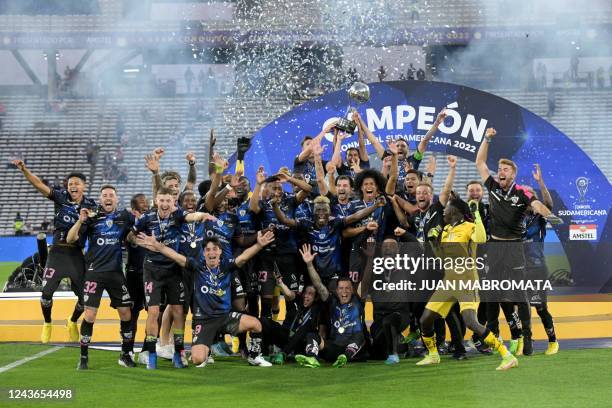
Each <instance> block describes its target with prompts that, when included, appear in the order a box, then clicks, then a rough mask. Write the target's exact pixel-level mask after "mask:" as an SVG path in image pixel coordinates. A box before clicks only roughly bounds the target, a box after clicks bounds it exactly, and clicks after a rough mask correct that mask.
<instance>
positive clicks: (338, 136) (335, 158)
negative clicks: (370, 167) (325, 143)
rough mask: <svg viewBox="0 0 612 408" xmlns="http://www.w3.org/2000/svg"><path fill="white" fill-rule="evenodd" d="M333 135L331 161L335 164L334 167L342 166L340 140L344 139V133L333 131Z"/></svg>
mask: <svg viewBox="0 0 612 408" xmlns="http://www.w3.org/2000/svg"><path fill="white" fill-rule="evenodd" d="M334 133H335V136H334V154H333V155H332V158H331V160H330V161H331V162H332V163H334V164H335V165H336V167H340V166H342V141H343V140H344V139H346V136H347V135H346V133H344V132H339V131H337V130H336V131H335V132H334Z"/></svg>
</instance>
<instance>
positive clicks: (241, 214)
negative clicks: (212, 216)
mask: <svg viewBox="0 0 612 408" xmlns="http://www.w3.org/2000/svg"><path fill="white" fill-rule="evenodd" d="M238 213H239V214H240V216H241V217H244V215H245V214H246V210H240V211H239V212H238Z"/></svg>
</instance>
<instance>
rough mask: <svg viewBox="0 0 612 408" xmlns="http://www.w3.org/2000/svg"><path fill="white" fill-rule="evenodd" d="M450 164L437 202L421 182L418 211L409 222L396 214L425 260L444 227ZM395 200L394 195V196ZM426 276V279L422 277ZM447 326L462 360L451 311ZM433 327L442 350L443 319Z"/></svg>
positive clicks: (429, 274)
mask: <svg viewBox="0 0 612 408" xmlns="http://www.w3.org/2000/svg"><path fill="white" fill-rule="evenodd" d="M447 161H448V165H449V172H448V175H447V177H446V180H445V183H444V186H443V187H442V191H440V195H439V197H438V201H436V202H434V200H433V198H434V191H433V187H432V186H431V184H428V183H421V184H419V185H418V186H417V188H416V200H417V202H416V205H417V207H418V210H417V211H416V212H415V213H414V214H413V215H412V216H411V217H410V218H409V219H408V218H407V217H406V216H405V215H404V214H403V213H402V212H401V211H395V213H396V215H397V217H398V219H399V221H400V224H401V225H403V226H407V229H408V231H410V232H412V231H414V235H415V236H416V238H417V240H418V241H419V242H421V243H423V245H424V255H425V256H426V257H432V256H433V255H434V254H433V251H432V247H431V242H434V241H437V240H438V237H439V235H440V232H441V231H442V228H443V226H444V217H443V212H444V207H445V206H446V203H447V202H448V200H449V199H450V194H451V190H452V186H453V181H454V179H455V172H456V165H457V158H456V157H455V156H450V155H449V156H447ZM396 197H397V196H396ZM417 274H419V276H422V278H423V279H440V278H442V274H443V272H442V271H441V270H436V269H431V270H427V271H425V270H421V271H418V272H417ZM424 274H426V276H425V275H424ZM428 295H429V293H427V292H423V296H422V297H423V302H413V304H412V305H411V307H412V315H413V318H415V319H417V321H418V319H420V317H421V315H422V313H423V310H424V308H425V304H426V300H427V299H428V297H429V296H428ZM446 323H447V324H448V327H449V330H450V333H451V341H452V345H453V348H454V352H453V357H455V358H456V359H458V360H463V359H464V358H465V348H464V346H463V333H462V331H461V322H460V320H459V316H457V314H456V313H455V311H454V310H451V311H450V312H449V313H448V315H447V316H446ZM435 328H436V333H437V334H438V335H437V341H438V348H439V349H443V348H444V339H445V333H446V328H445V327H444V320H443V319H438V320H436V321H435Z"/></svg>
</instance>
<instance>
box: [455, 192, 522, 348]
mask: <svg viewBox="0 0 612 408" xmlns="http://www.w3.org/2000/svg"><path fill="white" fill-rule="evenodd" d="M465 190H466V191H465V192H466V194H467V197H468V200H469V202H470V203H471V204H470V209H471V211H472V213H475V212H476V211H478V212H479V214H480V219H481V220H482V224H483V225H484V227H485V231H486V233H487V238H488V237H489V218H490V217H489V204H488V203H485V202H483V197H484V185H483V184H482V182H481V181H480V180H471V181H469V182H468V183H467V185H466V187H465ZM477 250H478V256H479V257H481V258H486V248H485V246H484V245H479V246H478V249H477ZM482 272H484V271H482ZM497 305H498V310H497V314H496V315H497V316H499V304H497ZM505 318H506V322H508V326H509V327H510V333H511V336H512V338H514V339H518V338H519V337H520V334H521V330H520V328H519V323H518V316H516V314H515V313H512V314H511V315H509V316H508V315H505ZM478 322H479V323H480V324H484V325H487V304H486V302H480V303H479V304H478ZM488 323H489V324H488V325H487V327H489V328H490V330H491V331H492V332H493V334H495V336H496V337H500V335H499V320H498V319H495V320H494V321H492V322H488ZM472 341H473V343H474V346H475V347H476V349H477V350H478V351H480V352H481V353H483V354H490V353H491V349H490V348H489V346H487V345H486V344H485V343H483V342H482V339H480V338H479V337H478V335H477V334H476V333H474V334H473V335H472Z"/></svg>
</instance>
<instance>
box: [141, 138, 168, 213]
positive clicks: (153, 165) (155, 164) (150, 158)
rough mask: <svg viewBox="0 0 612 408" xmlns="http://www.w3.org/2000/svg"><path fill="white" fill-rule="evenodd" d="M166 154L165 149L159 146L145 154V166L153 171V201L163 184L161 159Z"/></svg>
mask: <svg viewBox="0 0 612 408" xmlns="http://www.w3.org/2000/svg"><path fill="white" fill-rule="evenodd" d="M163 155H164V149H163V148H161V147H158V148H156V149H155V151H154V152H153V153H151V154H147V155H146V156H145V167H146V168H147V169H149V171H150V172H151V185H152V186H153V201H155V197H156V196H157V190H159V189H160V188H161V186H162V179H161V175H160V174H159V160H160V159H161V157H162V156H163Z"/></svg>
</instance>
